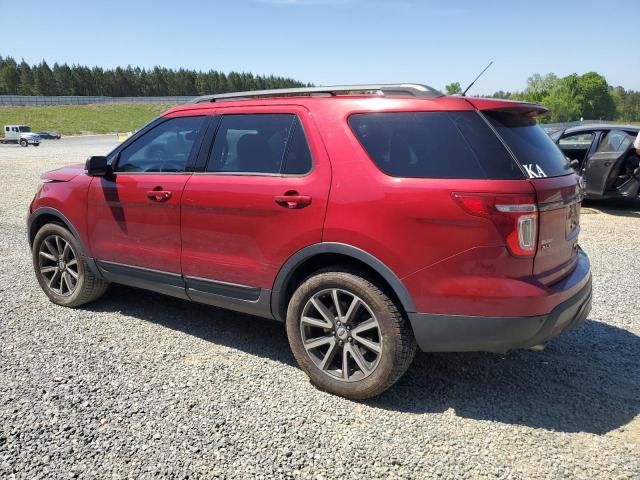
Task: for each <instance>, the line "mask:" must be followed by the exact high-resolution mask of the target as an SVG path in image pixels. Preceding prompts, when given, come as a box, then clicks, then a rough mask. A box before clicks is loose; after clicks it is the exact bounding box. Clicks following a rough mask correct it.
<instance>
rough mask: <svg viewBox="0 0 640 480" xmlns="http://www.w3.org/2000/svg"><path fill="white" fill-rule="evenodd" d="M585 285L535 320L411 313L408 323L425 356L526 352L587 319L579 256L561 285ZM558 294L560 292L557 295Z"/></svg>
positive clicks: (587, 283)
mask: <svg viewBox="0 0 640 480" xmlns="http://www.w3.org/2000/svg"><path fill="white" fill-rule="evenodd" d="M579 284H584V286H582V288H580V289H579V290H578V292H577V293H575V294H574V295H573V296H571V297H570V298H569V299H567V300H565V301H563V302H562V303H560V304H558V305H557V306H556V307H555V308H554V309H553V310H552V311H551V312H550V313H549V314H547V315H538V316H534V317H473V316H462V315H442V314H428V313H410V314H409V320H410V321H411V326H412V327H413V332H414V334H415V337H416V341H417V342H418V346H419V347H420V349H421V350H422V351H425V352H471V351H483V352H497V353H504V352H507V351H509V350H513V349H517V348H528V347H532V346H534V345H538V344H540V343H544V342H546V341H547V340H549V339H551V338H553V337H556V336H557V335H559V334H561V333H562V332H564V331H566V330H568V329H570V328H572V327H574V326H575V325H577V324H578V323H580V322H582V321H583V320H585V319H586V318H587V316H588V315H589V312H590V311H591V270H590V266H589V260H588V259H587V257H586V255H584V254H583V253H582V252H581V255H580V259H579V262H578V265H577V266H576V269H575V270H574V271H573V272H572V274H571V275H570V276H569V277H568V278H566V279H564V280H563V281H562V282H561V285H560V286H559V288H564V289H569V288H572V287H575V286H576V285H579ZM556 293H560V292H556Z"/></svg>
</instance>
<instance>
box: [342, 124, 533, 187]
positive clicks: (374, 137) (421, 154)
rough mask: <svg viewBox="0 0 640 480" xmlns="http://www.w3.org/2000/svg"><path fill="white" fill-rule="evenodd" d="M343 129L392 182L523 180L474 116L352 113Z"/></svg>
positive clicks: (495, 141) (506, 153) (506, 155)
mask: <svg viewBox="0 0 640 480" xmlns="http://www.w3.org/2000/svg"><path fill="white" fill-rule="evenodd" d="M349 125H350V126H351V129H352V130H353V132H354V133H355V135H356V136H357V137H358V139H359V140H360V142H361V143H362V146H363V147H364V148H365V150H366V151H367V153H368V154H369V156H370V157H371V159H372V160H373V161H374V162H375V164H376V165H377V166H378V167H379V168H380V169H381V170H382V171H383V172H385V173H387V174H388V175H392V176H394V177H423V178H481V179H487V178H491V179H519V178H520V179H521V178H523V176H522V172H521V170H520V169H519V167H518V166H517V164H516V163H515V162H514V161H513V159H512V158H511V157H510V155H509V153H508V152H507V151H506V150H505V148H504V147H503V146H502V144H501V143H500V141H499V139H498V138H497V137H496V136H495V134H494V133H493V132H492V131H491V129H490V128H489V127H488V126H487V125H486V123H485V122H484V120H483V119H482V118H481V117H480V116H479V115H478V114H477V113H475V112H398V113H366V114H355V115H352V116H351V117H349Z"/></svg>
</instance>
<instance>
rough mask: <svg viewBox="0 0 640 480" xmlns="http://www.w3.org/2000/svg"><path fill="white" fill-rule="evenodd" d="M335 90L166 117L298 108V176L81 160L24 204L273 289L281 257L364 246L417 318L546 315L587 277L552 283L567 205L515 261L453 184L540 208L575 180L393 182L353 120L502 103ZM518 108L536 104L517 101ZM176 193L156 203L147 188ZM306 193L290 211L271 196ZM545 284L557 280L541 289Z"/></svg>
mask: <svg viewBox="0 0 640 480" xmlns="http://www.w3.org/2000/svg"><path fill="white" fill-rule="evenodd" d="M470 100H471V101H469V100H467V99H464V98H460V97H442V98H436V99H411V98H383V97H371V96H343V97H336V98H314V97H290V98H280V99H263V100H244V101H230V102H223V103H211V104H197V105H187V106H183V107H177V108H175V109H173V110H171V111H170V112H168V113H167V114H166V115H169V116H172V117H175V116H182V115H194V114H207V115H212V114H224V113H256V112H269V113H295V114H297V115H298V117H299V118H300V120H301V122H302V125H303V128H304V131H305V134H306V137H307V141H308V143H309V146H310V148H311V153H312V157H313V170H312V172H311V173H310V174H308V175H304V176H278V175H275V176H247V175H245V176H242V175H223V174H207V173H204V172H203V173H194V174H181V175H153V174H149V175H142V176H141V175H138V176H136V175H126V174H118V175H117V176H116V177H115V178H116V180H115V181H113V180H107V179H105V178H93V179H92V178H90V177H87V176H86V175H84V174H83V173H82V169H81V168H79V167H70V168H67V169H62V170H58V171H55V172H50V173H48V174H45V176H44V178H45V179H48V180H53V181H52V182H48V183H45V186H44V188H43V189H42V190H41V191H40V192H39V193H38V194H37V196H36V198H35V199H34V203H33V204H32V207H31V210H32V211H33V210H35V209H37V208H40V207H44V206H49V207H53V208H56V209H57V210H59V211H60V212H62V213H63V214H64V215H65V216H66V217H67V218H68V219H69V220H70V221H71V222H72V223H73V225H74V226H75V228H76V229H77V231H78V234H79V235H80V237H81V240H82V242H83V244H84V245H85V246H86V249H87V253H88V254H89V255H90V256H92V257H94V258H96V259H98V260H107V261H112V262H116V263H121V264H126V265H135V266H141V267H145V268H151V269H156V270H161V271H165V272H172V273H179V274H180V273H181V274H183V275H185V276H191V277H200V278H204V279H211V280H216V281H223V282H229V283H236V284H242V285H248V286H254V287H260V288H262V289H272V288H273V285H274V281H275V278H276V275H277V273H278V271H279V270H280V268H281V267H282V265H283V264H284V262H285V261H286V260H287V259H288V258H290V257H291V256H292V255H293V254H295V253H296V252H298V251H299V250H301V249H302V248H304V247H307V246H309V245H313V244H316V243H319V242H340V243H344V244H348V245H351V246H354V247H357V248H359V249H362V250H364V251H365V252H368V253H369V254H371V255H373V256H374V257H376V258H377V259H378V260H380V261H381V262H382V263H384V264H385V265H386V266H387V267H389V269H391V270H392V271H393V273H394V274H395V275H396V276H397V277H398V278H399V279H400V280H401V281H402V283H403V284H404V286H405V287H406V289H407V290H408V292H409V294H410V295H411V297H412V299H413V302H414V303H415V306H416V311H418V312H428V313H443V314H452V315H481V316H495V317H501V316H534V315H543V314H547V313H549V312H550V311H551V310H552V309H553V308H554V307H555V306H557V305H558V304H559V303H561V302H563V301H564V300H566V299H568V298H570V297H571V296H573V295H574V294H575V293H576V292H577V291H579V290H580V289H581V288H582V287H584V285H585V284H586V282H587V280H588V279H587V278H586V277H585V279H584V281H582V282H580V283H578V284H576V285H574V286H573V287H571V288H569V289H566V290H563V289H556V288H554V286H553V285H555V284H556V283H555V282H557V281H558V280H559V279H561V278H562V276H563V275H566V274H567V272H569V271H570V270H571V267H572V266H573V265H574V264H575V256H576V255H575V249H574V242H570V241H565V233H566V232H565V228H566V221H567V211H566V209H564V208H560V209H556V210H552V211H549V212H540V219H539V236H538V240H542V239H546V238H550V239H553V242H552V243H551V247H550V248H548V249H546V250H544V251H541V250H540V249H538V251H537V253H536V254H535V256H534V257H529V258H517V257H515V256H513V255H512V254H511V253H510V252H509V250H508V249H507V247H506V245H505V240H504V238H503V237H502V236H501V235H500V233H499V232H498V230H497V229H496V227H495V225H493V224H492V223H491V221H490V220H488V219H486V218H481V217H477V216H473V215H470V214H469V213H468V212H466V211H465V210H463V209H462V208H461V207H460V205H458V204H457V203H456V201H455V200H454V199H453V197H452V193H453V192H470V193H483V192H484V193H493V194H498V193H504V194H529V195H534V196H535V198H537V200H538V203H540V204H542V203H547V202H554V201H555V202H557V201H561V200H563V199H565V198H568V197H569V196H571V195H573V194H574V193H575V191H576V188H577V186H578V177H577V176H576V175H573V174H572V175H567V176H563V177H556V178H546V179H533V180H528V179H526V180H525V179H523V180H452V179H422V178H395V177H390V176H388V175H386V174H384V173H383V172H382V171H380V170H379V169H378V168H377V167H376V165H375V164H374V163H373V162H372V161H371V159H370V158H369V157H368V155H367V153H366V152H365V151H364V149H363V148H362V146H361V145H360V143H359V142H358V140H357V139H356V137H355V136H354V134H353V132H352V131H351V129H350V128H349V125H348V124H347V118H348V117H349V115H351V114H353V113H359V112H378V111H379V112H382V111H450V110H457V111H471V110H474V109H475V108H479V109H499V108H511V109H512V108H515V107H517V106H518V104H514V103H511V102H502V101H496V100H485V99H483V100H474V99H470ZM522 108H523V109H527V108H528V109H531V108H535V107H532V106H527V105H524V106H522ZM154 188H161V189H162V190H168V191H171V192H172V196H171V198H170V199H169V200H168V201H166V202H163V203H157V202H154V201H152V200H150V199H149V198H148V197H147V192H148V191H150V190H153V189H154ZM288 191H295V192H298V193H299V194H300V195H308V196H310V197H311V198H312V201H311V204H310V205H309V206H307V207H306V208H301V209H287V208H283V207H282V206H281V205H278V204H277V203H276V202H275V201H274V197H276V196H279V195H283V194H284V193H285V192H288ZM547 285H552V286H547Z"/></svg>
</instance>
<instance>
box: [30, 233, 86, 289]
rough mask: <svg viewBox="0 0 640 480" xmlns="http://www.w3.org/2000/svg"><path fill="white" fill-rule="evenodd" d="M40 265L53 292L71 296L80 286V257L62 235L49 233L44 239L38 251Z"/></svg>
mask: <svg viewBox="0 0 640 480" xmlns="http://www.w3.org/2000/svg"><path fill="white" fill-rule="evenodd" d="M38 266H39V268H40V274H41V275H42V278H43V279H44V281H45V283H46V284H47V287H48V288H49V289H50V290H51V291H52V292H53V293H55V294H57V295H62V296H69V295H71V294H72V293H73V292H74V291H75V289H76V287H77V286H78V279H79V277H80V274H79V271H78V259H77V257H76V254H75V252H74V250H73V248H72V247H71V244H70V243H69V242H67V241H66V240H65V239H64V238H62V237H61V236H60V235H49V236H48V237H46V238H45V239H44V240H43V241H42V243H41V244H40V250H39V252H38Z"/></svg>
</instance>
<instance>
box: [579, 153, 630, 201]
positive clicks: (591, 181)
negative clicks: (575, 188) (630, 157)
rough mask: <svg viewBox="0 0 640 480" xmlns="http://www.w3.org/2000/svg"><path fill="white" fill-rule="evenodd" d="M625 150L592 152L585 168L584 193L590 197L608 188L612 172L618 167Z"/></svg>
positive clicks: (597, 195)
mask: <svg viewBox="0 0 640 480" xmlns="http://www.w3.org/2000/svg"><path fill="white" fill-rule="evenodd" d="M625 155H626V152H622V153H621V152H597V153H594V154H593V155H592V156H591V158H590V159H589V162H588V163H587V168H586V170H585V182H586V189H585V190H586V194H587V195H588V196H592V197H599V196H602V195H603V194H604V193H605V192H606V191H607V190H608V188H609V186H610V183H611V176H612V173H614V172H615V171H616V169H619V167H620V164H621V162H622V161H623V159H624V157H625Z"/></svg>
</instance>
